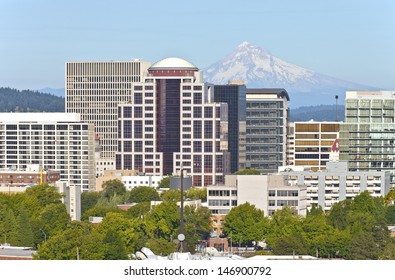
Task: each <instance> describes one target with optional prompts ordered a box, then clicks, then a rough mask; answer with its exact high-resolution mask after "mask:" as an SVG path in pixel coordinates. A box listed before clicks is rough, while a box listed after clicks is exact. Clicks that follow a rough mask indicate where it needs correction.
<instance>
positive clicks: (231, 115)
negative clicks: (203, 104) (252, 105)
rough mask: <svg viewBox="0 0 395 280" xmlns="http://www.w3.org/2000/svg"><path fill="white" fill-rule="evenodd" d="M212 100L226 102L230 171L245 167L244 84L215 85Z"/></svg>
mask: <svg viewBox="0 0 395 280" xmlns="http://www.w3.org/2000/svg"><path fill="white" fill-rule="evenodd" d="M214 101H215V102H223V103H226V104H228V125H229V128H228V146H229V149H228V150H229V153H230V164H231V166H230V173H234V172H236V171H238V170H241V169H245V159H246V158H245V157H246V155H245V153H246V150H245V149H246V146H245V145H246V143H245V141H246V139H245V137H246V86H245V85H235V84H228V85H215V86H214Z"/></svg>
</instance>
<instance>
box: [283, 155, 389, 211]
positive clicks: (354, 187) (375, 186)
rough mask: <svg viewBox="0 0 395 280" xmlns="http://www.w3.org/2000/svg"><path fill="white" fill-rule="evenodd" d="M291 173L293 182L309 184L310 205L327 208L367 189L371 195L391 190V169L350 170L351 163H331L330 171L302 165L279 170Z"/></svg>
mask: <svg viewBox="0 0 395 280" xmlns="http://www.w3.org/2000/svg"><path fill="white" fill-rule="evenodd" d="M279 171H280V172H279V174H280V175H287V176H288V180H289V183H290V184H295V185H305V186H306V187H307V208H308V209H309V210H310V209H311V208H312V206H313V204H314V205H315V206H321V208H322V209H323V210H325V211H328V210H330V209H331V207H332V206H333V205H334V204H335V203H337V202H339V201H342V200H345V199H353V198H354V197H355V196H357V195H358V194H360V193H361V192H363V191H368V192H369V194H370V195H371V196H374V197H379V196H384V195H386V194H387V193H388V192H389V186H390V173H389V172H388V171H349V167H348V162H347V161H341V162H328V163H327V165H326V170H318V171H316V172H313V171H312V170H311V169H310V170H309V169H308V168H307V169H306V168H303V167H301V166H299V167H298V166H286V167H281V168H280V169H279Z"/></svg>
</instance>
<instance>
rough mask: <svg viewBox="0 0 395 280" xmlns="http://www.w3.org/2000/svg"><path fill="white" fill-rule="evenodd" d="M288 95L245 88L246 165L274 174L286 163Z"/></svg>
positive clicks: (278, 91) (284, 92)
mask: <svg viewBox="0 0 395 280" xmlns="http://www.w3.org/2000/svg"><path fill="white" fill-rule="evenodd" d="M288 100H289V98H288V93H287V92H286V91H285V90H283V89H247V106H246V107H247V110H246V112H247V116H246V120H247V122H246V125H247V129H246V165H247V166H248V167H249V168H251V169H256V170H259V171H260V172H261V173H264V174H268V173H275V172H277V169H278V167H279V166H282V165H285V162H286V143H287V138H286V137H287V133H286V128H287V123H288V108H287V101H288Z"/></svg>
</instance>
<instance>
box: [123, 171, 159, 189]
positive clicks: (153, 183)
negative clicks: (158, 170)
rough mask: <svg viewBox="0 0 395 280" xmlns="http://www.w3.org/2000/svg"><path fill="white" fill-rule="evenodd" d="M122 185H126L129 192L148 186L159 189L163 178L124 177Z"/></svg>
mask: <svg viewBox="0 0 395 280" xmlns="http://www.w3.org/2000/svg"><path fill="white" fill-rule="evenodd" d="M121 179H122V183H123V184H124V185H125V187H126V189H127V190H132V189H134V188H136V187H141V186H148V187H152V188H157V187H158V184H159V182H160V181H161V180H162V179H163V176H147V175H141V176H122V177H121Z"/></svg>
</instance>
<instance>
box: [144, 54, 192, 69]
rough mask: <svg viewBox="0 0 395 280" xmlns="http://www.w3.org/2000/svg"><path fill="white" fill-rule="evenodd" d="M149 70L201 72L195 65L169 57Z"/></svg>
mask: <svg viewBox="0 0 395 280" xmlns="http://www.w3.org/2000/svg"><path fill="white" fill-rule="evenodd" d="M148 70H192V71H197V70H199V69H198V68H197V67H196V66H195V65H193V64H192V63H190V62H189V61H186V60H184V59H182V58H178V57H168V58H165V59H162V60H159V61H158V62H156V63H154V64H152V66H151V67H150V68H148Z"/></svg>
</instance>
